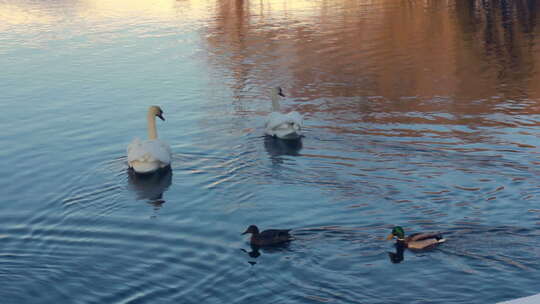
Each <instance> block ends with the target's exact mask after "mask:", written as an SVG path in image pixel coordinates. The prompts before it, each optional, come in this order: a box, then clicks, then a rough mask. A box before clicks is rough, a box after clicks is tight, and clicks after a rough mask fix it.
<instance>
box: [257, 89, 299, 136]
mask: <svg viewBox="0 0 540 304" xmlns="http://www.w3.org/2000/svg"><path fill="white" fill-rule="evenodd" d="M280 96H281V97H285V95H283V92H282V91H281V88H280V87H277V88H272V90H271V97H272V113H270V114H269V115H268V117H267V118H266V123H265V125H264V126H265V128H266V131H265V132H266V134H267V135H270V136H275V137H278V138H281V139H297V138H300V136H301V135H302V133H301V131H302V126H303V120H304V118H303V117H302V115H301V114H300V113H298V112H294V111H293V112H289V113H287V114H283V113H280V112H279V97H280Z"/></svg>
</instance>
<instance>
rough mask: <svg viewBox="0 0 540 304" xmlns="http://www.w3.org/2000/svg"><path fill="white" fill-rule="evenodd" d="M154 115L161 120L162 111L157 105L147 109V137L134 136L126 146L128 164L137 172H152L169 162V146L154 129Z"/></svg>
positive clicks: (167, 164)
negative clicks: (145, 138) (144, 138)
mask: <svg viewBox="0 0 540 304" xmlns="http://www.w3.org/2000/svg"><path fill="white" fill-rule="evenodd" d="M156 116H157V117H159V118H160V119H161V120H163V121H164V120H165V118H163V111H162V110H161V108H160V107H158V106H151V107H150V108H149V109H148V114H147V116H146V119H147V121H148V139H147V140H140V139H138V138H135V139H134V140H133V141H132V142H131V143H130V144H129V145H128V147H127V157H128V165H129V167H130V168H133V170H135V172H137V173H152V172H155V171H157V170H158V169H160V168H164V167H167V166H169V165H170V164H171V148H170V146H169V144H167V143H166V142H164V141H162V140H159V139H158V135H157V130H156Z"/></svg>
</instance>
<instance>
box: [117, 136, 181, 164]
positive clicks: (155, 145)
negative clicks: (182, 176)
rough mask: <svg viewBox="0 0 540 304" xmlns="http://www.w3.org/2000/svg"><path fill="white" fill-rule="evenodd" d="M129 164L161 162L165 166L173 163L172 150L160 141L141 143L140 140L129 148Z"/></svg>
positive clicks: (134, 141) (135, 141) (136, 140)
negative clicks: (133, 162) (135, 162)
mask: <svg viewBox="0 0 540 304" xmlns="http://www.w3.org/2000/svg"><path fill="white" fill-rule="evenodd" d="M127 152H128V162H132V161H145V162H152V161H159V162H161V163H163V164H170V163H171V148H170V147H169V145H168V144H167V143H166V142H164V141H161V140H159V139H154V140H145V141H141V140H139V139H138V138H136V139H135V140H133V142H132V143H131V144H129V146H128V151H127Z"/></svg>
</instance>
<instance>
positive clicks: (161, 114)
mask: <svg viewBox="0 0 540 304" xmlns="http://www.w3.org/2000/svg"><path fill="white" fill-rule="evenodd" d="M156 116H157V117H159V119H161V120H163V121H165V118H164V117H163V111H161V110H159V113H157V114H156Z"/></svg>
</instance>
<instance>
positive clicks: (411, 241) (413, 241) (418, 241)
mask: <svg viewBox="0 0 540 304" xmlns="http://www.w3.org/2000/svg"><path fill="white" fill-rule="evenodd" d="M394 237H395V238H396V239H397V240H396V246H399V247H404V248H409V249H425V248H428V247H432V246H435V245H437V244H439V243H442V242H444V241H446V240H445V239H443V237H442V235H441V234H440V233H415V234H411V235H409V236H407V237H405V231H403V228H401V227H400V226H396V227H394V229H392V233H390V234H389V235H388V236H387V237H386V239H387V240H391V239H392V238H394Z"/></svg>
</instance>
